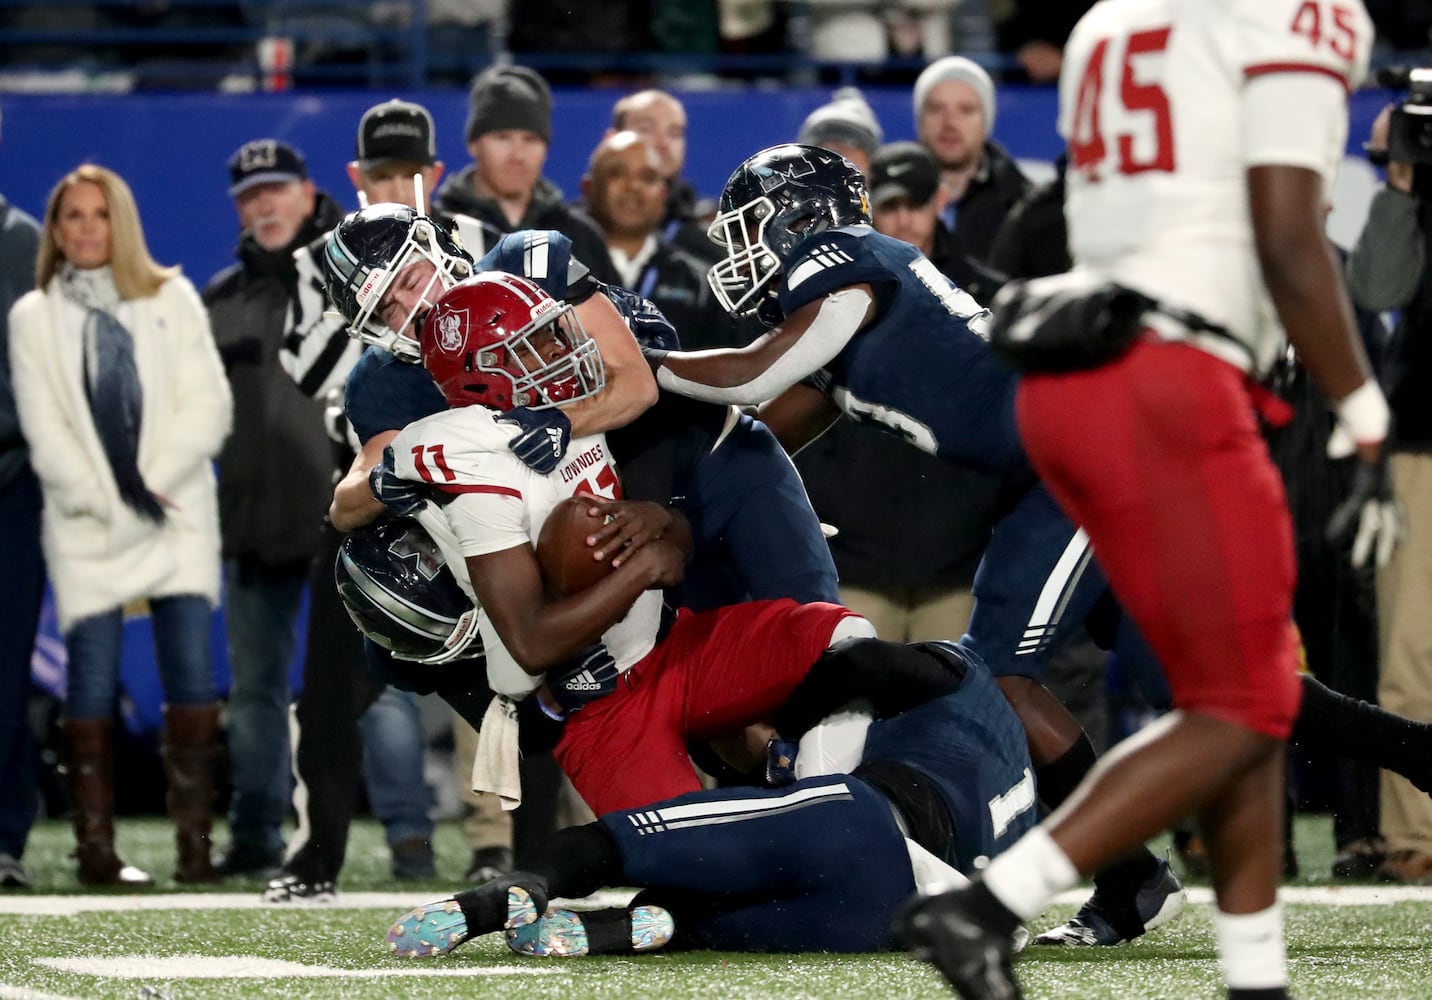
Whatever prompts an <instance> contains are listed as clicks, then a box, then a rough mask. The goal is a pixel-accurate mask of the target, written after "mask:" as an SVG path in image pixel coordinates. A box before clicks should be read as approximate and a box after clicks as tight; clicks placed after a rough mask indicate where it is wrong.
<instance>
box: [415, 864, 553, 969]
mask: <svg viewBox="0 0 1432 1000" xmlns="http://www.w3.org/2000/svg"><path fill="white" fill-rule="evenodd" d="M491 885H493V883H489V886H491ZM484 888H487V887H484ZM495 891H499V892H501V893H502V896H504V897H505V901H504V899H503V898H502V897H498V899H497V900H496V902H497V903H498V904H499V905H500V906H502V907H503V909H502V910H501V911H500V912H501V913H505V917H503V916H498V917H496V919H494V920H493V921H492V922H491V925H490V926H481V925H476V926H474V925H470V924H469V922H468V914H469V913H472V912H478V913H481V912H482V910H483V908H484V907H483V904H484V903H490V902H492V900H473V899H472V897H473V896H475V895H477V894H479V893H483V890H482V889H472V890H469V891H468V892H465V893H462V896H463V897H465V898H467V899H468V900H469V902H470V904H471V908H470V909H469V910H467V911H464V908H463V903H461V902H459V901H458V900H457V899H456V898H454V897H448V898H447V899H439V900H436V901H434V902H431V903H425V904H424V905H422V906H419V907H418V908H417V909H414V910H409V911H408V912H407V913H405V914H404V915H403V916H402V917H401V918H400V919H399V920H398V922H397V923H395V924H393V926H392V927H390V928H388V946H389V948H391V949H392V951H393V954H395V955H397V956H398V957H399V958H432V957H433V956H435V955H446V954H447V953H448V952H450V951H452V950H453V949H454V948H456V947H457V946H458V945H460V944H462V943H463V942H464V941H466V940H467V939H468V938H471V937H476V936H477V935H479V934H487V933H490V932H491V931H497V930H503V929H507V930H511V929H513V928H516V927H522V926H526V925H528V924H532V923H534V922H536V920H537V916H538V912H539V911H538V905H539V904H538V901H537V900H534V898H533V895H532V893H531V892H529V891H528V890H527V889H525V888H523V887H522V886H520V885H506V886H502V887H499V888H498V889H497V890H495ZM484 895H491V892H489V893H485V894H484ZM541 904H542V905H545V904H546V899H545V896H544V897H543V898H542V900H541ZM478 919H480V918H478Z"/></svg>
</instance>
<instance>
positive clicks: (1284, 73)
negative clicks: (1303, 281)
mask: <svg viewBox="0 0 1432 1000" xmlns="http://www.w3.org/2000/svg"><path fill="white" fill-rule="evenodd" d="M1371 44H1372V25H1371V23H1370V21H1369V20H1368V17H1367V13H1366V11H1364V9H1363V6H1362V3H1361V0H1107V2H1105V3H1100V4H1096V5H1095V6H1094V7H1093V9H1092V10H1090V11H1089V13H1088V14H1086V15H1085V16H1084V18H1083V19H1082V20H1081V21H1080V22H1079V24H1078V26H1077V27H1076V28H1075V30H1074V32H1073V34H1072V35H1071V36H1070V38H1069V42H1068V45H1067V46H1066V47H1065V50H1064V63H1063V73H1062V75H1061V78H1060V81H1059V131H1060V133H1061V134H1062V135H1063V136H1064V137H1065V139H1066V140H1067V142H1068V146H1069V173H1068V196H1067V200H1066V202H1065V215H1066V217H1067V219H1068V223H1069V242H1070V249H1071V250H1072V251H1073V253H1074V258H1075V260H1076V262H1077V264H1078V266H1079V267H1081V268H1088V269H1092V270H1094V271H1096V272H1099V273H1102V274H1104V275H1107V276H1109V277H1111V278H1113V279H1115V280H1117V281H1120V282H1122V283H1124V284H1126V285H1129V286H1131V287H1133V288H1137V289H1139V290H1140V291H1143V292H1146V293H1148V294H1150V295H1152V296H1154V297H1155V298H1157V299H1159V300H1161V301H1163V302H1166V303H1168V304H1171V305H1174V306H1178V307H1181V308H1183V309H1188V310H1192V311H1194V312H1196V313H1198V314H1199V315H1200V316H1202V317H1203V318H1205V319H1207V320H1211V321H1213V322H1215V323H1218V324H1221V325H1222V326H1224V327H1226V328H1227V329H1228V330H1229V331H1230V332H1232V333H1233V334H1234V335H1235V336H1236V337H1237V338H1238V339H1239V341H1241V342H1242V344H1243V346H1244V347H1246V348H1247V354H1246V355H1245V354H1244V352H1242V351H1239V350H1238V349H1237V348H1236V347H1232V346H1231V345H1230V346H1229V347H1227V348H1225V349H1222V350H1221V349H1220V348H1219V345H1218V343H1217V342H1216V341H1215V340H1212V339H1204V340H1198V339H1197V338H1194V342H1195V343H1196V344H1198V346H1201V347H1204V348H1205V349H1209V350H1211V351H1212V353H1215V354H1219V355H1220V356H1223V357H1225V359H1226V360H1228V361H1230V362H1232V363H1234V364H1238V365H1239V366H1240V367H1243V368H1245V369H1246V368H1249V367H1250V360H1251V362H1252V363H1251V367H1253V368H1254V369H1256V370H1259V371H1261V370H1264V369H1265V368H1266V367H1267V365H1268V364H1269V363H1271V361H1272V359H1273V358H1274V356H1275V355H1276V354H1277V352H1278V351H1279V349H1280V348H1281V345H1282V334H1281V330H1280V329H1279V327H1278V325H1277V323H1276V320H1275V319H1274V316H1273V310H1272V306H1271V303H1270V301H1269V300H1268V298H1267V294H1266V292H1265V291H1264V286H1263V282H1262V279H1261V276H1260V272H1259V268H1258V260H1257V255H1256V252H1255V248H1254V244H1253V225H1252V220H1251V217H1250V214H1249V208H1248V194H1247V183H1246V177H1245V175H1246V172H1247V170H1248V169H1249V168H1251V167H1256V166H1293V167H1302V168H1305V169H1308V170H1312V171H1315V172H1317V173H1318V174H1320V175H1321V176H1322V178H1323V183H1324V189H1325V190H1326V191H1329V192H1330V190H1331V185H1332V182H1333V178H1334V175H1335V173H1336V170H1337V166H1338V164H1339V163H1340V162H1341V160H1342V156H1343V153H1344V150H1345V146H1346V141H1347V94H1348V93H1349V92H1350V91H1351V90H1352V89H1353V88H1355V87H1356V86H1357V85H1358V84H1359V82H1361V80H1362V78H1363V76H1364V74H1365V73H1366V69H1367V60H1368V52H1369V49H1370V47H1371ZM1159 329H1160V332H1166V333H1169V334H1170V335H1174V336H1177V331H1165V330H1164V329H1163V327H1162V326H1160V327H1159Z"/></svg>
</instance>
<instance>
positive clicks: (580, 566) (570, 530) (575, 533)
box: [537, 496, 612, 597]
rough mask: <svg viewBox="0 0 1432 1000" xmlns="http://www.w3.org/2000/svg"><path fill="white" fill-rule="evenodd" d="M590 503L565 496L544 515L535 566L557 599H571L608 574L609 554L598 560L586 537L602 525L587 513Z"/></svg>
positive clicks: (597, 518) (609, 569) (578, 497)
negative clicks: (537, 566)
mask: <svg viewBox="0 0 1432 1000" xmlns="http://www.w3.org/2000/svg"><path fill="white" fill-rule="evenodd" d="M592 506H593V502H592V501H591V500H589V499H587V498H585V497H580V496H574V497H568V498H567V499H565V500H563V501H562V502H561V503H559V504H557V506H556V507H554V508H552V513H550V514H548V515H547V520H546V521H544V522H542V531H541V532H540V533H539V534H538V536H537V564H538V565H539V566H540V567H541V568H542V579H543V580H544V581H546V584H547V588H548V590H550V591H551V592H552V593H554V594H556V595H557V596H559V597H570V596H571V595H573V594H575V593H578V592H580V591H583V590H586V589H587V588H588V587H590V586H592V585H593V584H595V583H597V582H598V581H599V580H601V579H602V577H604V576H606V575H607V574H608V573H610V572H611V568H612V567H611V559H610V557H611V555H612V553H608V554H607V555H608V558H607V559H603V560H598V559H597V558H596V552H597V549H595V548H594V547H592V546H590V545H588V544H587V537H588V536H589V535H591V534H592V532H593V531H595V530H596V529H597V528H598V527H599V526H600V525H601V524H602V519H601V518H600V517H593V516H592V515H591V514H590V513H588V511H589V510H590V509H591V508H592Z"/></svg>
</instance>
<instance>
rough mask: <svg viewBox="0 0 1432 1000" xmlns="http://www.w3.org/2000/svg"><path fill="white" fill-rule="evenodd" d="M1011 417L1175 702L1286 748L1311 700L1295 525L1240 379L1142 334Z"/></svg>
mask: <svg viewBox="0 0 1432 1000" xmlns="http://www.w3.org/2000/svg"><path fill="white" fill-rule="evenodd" d="M1016 406H1017V413H1018V419H1019V430H1020V435H1021V437H1022V438H1023V439H1024V443H1025V447H1026V448H1027V449H1028V451H1029V457H1030V460H1031V461H1032V463H1033V465H1034V468H1035V470H1036V471H1037V472H1038V473H1039V475H1040V476H1041V477H1043V479H1044V481H1045V483H1046V484H1047V485H1048V487H1049V489H1050V492H1052V493H1053V494H1054V497H1055V498H1056V499H1057V500H1058V501H1059V503H1060V505H1061V506H1062V507H1063V508H1064V510H1065V512H1066V513H1067V514H1068V515H1069V516H1070V517H1071V518H1073V520H1074V521H1075V522H1076V523H1078V524H1079V525H1081V526H1082V527H1083V528H1084V529H1085V530H1086V531H1087V532H1088V533H1089V538H1090V541H1091V542H1092V544H1093V548H1094V555H1095V557H1096V558H1097V559H1098V561H1099V565H1100V566H1101V567H1102V568H1103V570H1104V572H1105V574H1106V575H1107V577H1108V579H1109V584H1110V586H1111V587H1112V588H1113V591H1114V594H1115V596H1116V597H1117V598H1118V599H1119V602H1120V604H1122V606H1123V608H1124V610H1125V611H1126V612H1127V613H1128V614H1130V615H1132V616H1133V619H1134V621H1135V622H1136V623H1137V624H1138V626H1139V628H1140V630H1141V631H1142V632H1143V634H1144V637H1145V638H1146V639H1147V640H1148V642H1149V645H1150V646H1151V647H1152V648H1153V650H1154V652H1155V653H1156V654H1157V656H1158V658H1159V661H1160V663H1161V664H1162V666H1163V669H1164V673H1165V674H1166V675H1167V677H1168V681H1169V688H1170V690H1171V691H1172V694H1173V704H1174V705H1175V706H1176V707H1178V708H1181V709H1184V710H1187V711H1190V712H1198V713H1201V714H1205V715H1210V716H1213V717H1215V718H1218V719H1222V720H1224V721H1226V722H1230V723H1233V724H1236V725H1239V726H1243V727H1246V728H1248V729H1252V730H1255V731H1257V732H1261V733H1267V734H1268V735H1271V736H1276V737H1279V738H1286V737H1287V735H1288V732H1289V730H1290V728H1291V727H1292V722H1293V718H1294V716H1295V715H1296V713H1297V710H1298V700H1299V695H1300V690H1301V689H1300V687H1299V684H1298V679H1297V665H1298V656H1297V650H1298V640H1297V635H1296V632H1295V630H1294V628H1293V625H1292V620H1291V618H1290V613H1291V607H1292V595H1293V585H1294V572H1295V571H1294V557H1293V534H1292V522H1291V518H1290V516H1289V514H1288V506H1287V500H1286V497H1285V495H1284V492H1283V484H1282V480H1281V479H1280V478H1279V476H1278V472H1277V470H1276V469H1275V468H1274V466H1273V463H1272V461H1271V460H1270V459H1269V457H1268V452H1267V448H1266V447H1265V445H1264V443H1263V439H1262V437H1261V436H1260V434H1259V433H1258V427H1257V423H1256V421H1255V419H1254V412H1253V408H1252V405H1251V404H1250V398H1249V393H1248V389H1247V386H1246V384H1245V377H1244V375H1243V373H1242V372H1240V371H1238V370H1237V369H1236V368H1234V367H1233V366H1232V365H1229V364H1227V363H1225V362H1223V361H1220V360H1218V359H1217V358H1215V357H1213V356H1212V355H1210V354H1208V353H1207V352H1205V351H1201V350H1199V349H1197V348H1194V347H1189V346H1187V345H1182V344H1172V343H1167V342H1163V341H1158V340H1153V339H1149V338H1148V337H1146V338H1145V339H1144V340H1142V341H1140V342H1139V343H1138V344H1137V345H1136V346H1135V347H1134V348H1133V350H1131V351H1130V352H1129V353H1128V354H1127V355H1125V356H1124V357H1123V358H1121V359H1120V360H1118V361H1117V362H1114V363H1113V364H1110V365H1106V366H1104V367H1101V368H1096V369H1092V370H1089V371H1082V372H1075V373H1072V374H1061V375H1036V376H1030V377H1027V378H1025V379H1024V380H1023V381H1022V382H1021V384H1020V388H1019V395H1018V399H1017V403H1016Z"/></svg>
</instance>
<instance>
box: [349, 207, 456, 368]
mask: <svg viewBox="0 0 1432 1000" xmlns="http://www.w3.org/2000/svg"><path fill="white" fill-rule="evenodd" d="M324 261H325V264H326V268H327V272H328V297H329V299H330V300H331V301H332V302H333V304H334V306H335V307H336V308H337V309H338V311H339V312H340V313H342V314H343V317H344V318H345V319H346V320H347V321H348V335H349V336H351V337H355V338H357V339H358V340H361V341H363V342H364V343H368V344H374V345H376V346H378V347H381V348H383V349H384V350H386V351H390V352H392V353H393V354H394V355H395V356H396V357H398V358H400V359H401V360H403V361H408V362H411V363H413V364H416V363H417V362H418V360H419V357H420V354H419V349H418V337H417V333H416V330H417V329H418V327H419V326H420V325H421V320H422V315H423V313H425V312H426V311H427V310H428V309H430V308H431V306H432V304H433V303H434V302H435V301H437V298H438V296H439V295H441V294H442V292H443V290H444V289H447V288H451V287H452V286H453V285H455V284H457V282H459V281H461V280H462V279H463V278H465V277H467V276H468V275H470V274H472V270H473V264H472V257H471V256H469V255H468V253H467V251H466V250H464V249H463V248H462V245H461V244H460V243H459V242H458V241H457V240H456V238H454V237H453V236H452V235H451V234H450V233H449V232H448V230H447V229H445V228H444V227H443V225H442V224H441V223H439V222H438V221H436V220H435V219H432V218H430V217H428V216H426V215H422V214H420V213H419V212H418V211H417V210H416V209H413V208H411V207H410V206H407V205H398V204H383V205H371V206H369V207H368V208H365V209H362V210H360V211H357V212H353V213H350V214H349V215H348V216H347V217H346V218H344V220H343V221H342V222H340V223H339V224H338V226H337V227H336V228H335V229H334V230H333V232H332V234H331V235H330V236H329V237H328V243H327V245H326V246H325V248H324ZM413 266H421V267H423V268H426V267H427V266H431V267H432V272H431V274H422V275H420V276H418V277H416V278H415V279H414V280H415V281H418V282H419V283H420V286H419V287H415V288H414V289H412V291H414V292H415V305H414V306H413V308H412V309H410V310H409V311H408V314H407V316H406V317H405V318H404V319H403V321H402V322H401V323H400V324H399V325H398V328H397V329H393V328H392V327H390V326H389V324H388V323H386V322H384V321H383V320H382V319H381V318H380V315H379V306H380V305H381V304H382V302H383V296H384V295H385V294H386V293H387V292H388V291H389V289H390V288H392V287H393V285H394V282H395V281H397V280H398V279H399V278H400V276H401V275H403V273H404V272H405V271H407V270H408V268H409V267H413Z"/></svg>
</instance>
